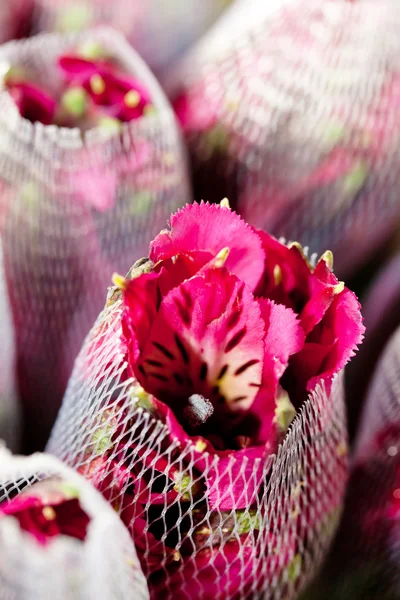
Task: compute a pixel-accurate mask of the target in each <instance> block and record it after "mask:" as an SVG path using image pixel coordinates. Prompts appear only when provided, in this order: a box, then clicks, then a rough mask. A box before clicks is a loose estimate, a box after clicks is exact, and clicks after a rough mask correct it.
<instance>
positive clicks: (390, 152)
mask: <svg viewBox="0 0 400 600" xmlns="http://www.w3.org/2000/svg"><path fill="white" fill-rule="evenodd" d="M397 8H398V7H397V4H396V2H393V1H391V0H384V1H383V2H379V3H376V2H368V1H366V2H359V3H358V2H347V1H345V0H340V1H337V0H334V1H330V0H324V1H323V2H321V1H318V2H315V1H314V0H286V1H282V0H279V1H275V2H271V3H269V2H268V3H267V2H263V1H262V0H239V1H238V2H235V4H234V5H233V6H232V7H231V9H230V10H229V11H228V13H227V14H226V15H223V16H222V17H221V18H220V20H219V22H218V24H217V25H215V26H214V28H213V29H212V30H211V31H210V32H209V34H207V35H206V36H205V38H204V39H203V40H202V41H201V42H200V43H199V44H198V45H197V46H196V47H195V48H194V49H193V50H192V51H191V52H189V53H188V56H187V57H186V58H185V59H184V61H183V63H182V64H181V65H180V67H179V68H178V69H177V71H176V72H175V74H174V77H172V78H171V80H170V88H169V92H170V94H171V95H172V96H175V98H176V104H175V106H176V110H177V113H178V115H179V116H180V119H181V121H182V124H183V127H184V130H185V134H186V139H187V142H188V145H189V149H190V154H191V158H192V163H193V170H194V181H195V197H196V199H197V200H200V199H205V200H207V199H209V200H212V199H215V200H218V199H219V198H222V197H224V196H227V197H229V199H230V201H231V204H233V206H234V208H235V209H236V210H237V211H238V212H239V213H241V214H242V215H243V217H244V218H245V220H246V221H248V222H250V223H251V224H253V225H256V226H257V227H260V228H262V229H265V230H268V231H269V232H271V233H273V234H274V235H276V236H278V237H279V236H281V235H282V236H285V237H286V238H287V239H295V240H298V241H299V242H300V243H302V244H309V245H310V247H312V248H313V249H314V250H316V251H317V252H320V251H322V250H324V249H325V248H330V249H331V250H332V251H333V252H334V254H335V269H336V272H337V273H338V274H339V275H340V276H341V277H344V276H348V274H351V273H352V272H354V270H355V269H356V267H357V266H359V264H360V263H361V262H362V261H363V260H366V258H367V257H369V256H370V255H371V253H373V251H374V250H375V249H376V248H377V247H379V246H380V244H382V243H383V241H384V240H385V238H386V237H387V236H388V235H389V234H390V232H391V231H393V228H394V227H395V225H396V222H398V220H399V214H400V204H399V202H398V189H397V181H398V180H399V166H400V154H399V147H400V145H399V133H400V128H399V123H400V119H399V112H398V111H399V108H398V107H399V103H398V87H399V73H400V52H399V41H398V31H399V15H398V10H397Z"/></svg>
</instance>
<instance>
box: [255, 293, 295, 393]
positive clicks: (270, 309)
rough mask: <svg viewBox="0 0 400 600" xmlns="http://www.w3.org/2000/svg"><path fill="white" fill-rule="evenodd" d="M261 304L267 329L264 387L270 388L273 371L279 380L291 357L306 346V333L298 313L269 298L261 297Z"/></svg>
mask: <svg viewBox="0 0 400 600" xmlns="http://www.w3.org/2000/svg"><path fill="white" fill-rule="evenodd" d="M259 306H260V309H261V314H262V317H263V319H264V322H265V330H266V336H265V357H264V377H263V379H264V385H263V387H266V388H268V387H269V385H268V383H269V382H268V379H269V378H270V376H271V373H272V372H274V373H275V377H276V379H277V381H278V380H279V379H280V378H281V377H282V375H283V373H284V371H285V369H286V367H287V365H288V362H289V357H290V356H292V355H293V354H296V353H297V352H299V351H300V350H301V349H302V347H303V346H304V340H305V335H304V331H303V328H302V326H301V323H300V321H299V319H298V318H297V315H296V314H295V313H294V312H293V310H291V309H290V308H287V307H286V306H284V305H283V304H275V303H274V302H272V301H271V300H268V299H260V300H259ZM275 387H276V386H275V385H274V390H275Z"/></svg>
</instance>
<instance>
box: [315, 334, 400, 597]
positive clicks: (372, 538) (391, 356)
mask: <svg viewBox="0 0 400 600" xmlns="http://www.w3.org/2000/svg"><path fill="white" fill-rule="evenodd" d="M399 458H400V329H399V330H397V332H396V333H395V334H394V335H393V336H392V338H391V340H390V342H389V343H388V345H387V347H386V349H385V351H384V353H383V356H382V358H381V360H380V362H379V363H378V367H377V370H376V372H375V375H374V378H373V380H372V384H371V386H370V389H369V393H368V396H367V401H366V406H365V411H364V415H363V419H362V422H361V427H360V431H359V434H358V438H357V443H356V448H355V453H354V460H353V465H352V471H351V477H350V482H349V489H348V499H347V502H346V505H345V511H344V517H343V522H342V525H341V528H340V532H339V535H338V539H337V541H336V543H335V546H334V548H333V552H332V557H331V561H330V562H329V563H328V566H327V571H326V572H323V574H322V578H321V582H318V584H317V585H316V597H318V598H319V597H321V596H320V595H319V594H320V593H321V590H324V591H325V593H326V597H329V598H332V600H335V599H336V598H338V599H339V598H354V600H358V599H360V600H361V599H363V600H364V599H365V598H377V597H379V598H382V599H384V600H395V599H396V598H398V597H399V594H400V578H399V569H398V565H399V558H400V460H399ZM324 585H329V586H330V591H329V593H328V591H327V590H328V588H326V589H325V588H324Z"/></svg>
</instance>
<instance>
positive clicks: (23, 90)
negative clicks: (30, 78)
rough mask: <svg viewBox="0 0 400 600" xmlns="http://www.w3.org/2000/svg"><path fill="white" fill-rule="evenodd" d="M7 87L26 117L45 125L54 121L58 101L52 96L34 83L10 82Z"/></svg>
mask: <svg viewBox="0 0 400 600" xmlns="http://www.w3.org/2000/svg"><path fill="white" fill-rule="evenodd" d="M7 87H8V90H9V92H10V95H11V96H12V98H13V100H14V102H15V103H16V105H17V107H18V110H19V112H20V114H21V116H22V117H24V119H28V120H29V121H31V122H32V123H35V122H39V123H43V124H44V125H50V124H52V123H53V120H54V115H55V110H56V102H55V100H54V98H52V96H50V95H49V94H47V93H46V92H45V91H44V90H42V89H41V88H39V87H38V86H35V85H33V84H32V83H25V82H9V83H8V84H7Z"/></svg>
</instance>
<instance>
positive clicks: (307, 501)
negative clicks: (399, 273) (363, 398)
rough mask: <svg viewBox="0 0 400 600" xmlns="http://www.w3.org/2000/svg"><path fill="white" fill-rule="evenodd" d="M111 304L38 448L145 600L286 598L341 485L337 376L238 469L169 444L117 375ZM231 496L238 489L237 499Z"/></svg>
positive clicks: (333, 515)
mask: <svg viewBox="0 0 400 600" xmlns="http://www.w3.org/2000/svg"><path fill="white" fill-rule="evenodd" d="M121 310H122V306H121V300H117V301H116V302H115V303H113V304H112V305H111V306H109V307H108V308H106V309H105V310H104V312H103V313H101V314H100V316H99V318H98V320H97V322H96V323H95V325H94V327H93V329H92V331H91V333H90V334H89V336H88V338H87V339H86V342H85V344H84V346H83V348H82V351H81V353H80V355H79V357H78V359H77V361H76V364H75V368H74V371H73V375H72V378H71V380H70V383H69V386H68V390H67V393H66V396H65V398H64V401H63V405H62V408H61V411H60V413H59V416H58V419H57V422H56V425H55V427H54V429H53V432H52V436H51V439H50V442H49V445H48V450H49V452H51V453H53V454H55V455H56V456H58V457H59V458H60V459H61V460H63V461H65V462H66V463H67V464H68V465H70V466H72V467H74V468H76V469H78V470H79V471H80V472H81V473H83V474H84V475H85V476H86V477H87V478H88V479H89V480H90V481H91V482H92V483H93V484H94V485H95V486H96V487H97V489H99V490H100V491H102V493H103V495H104V496H105V497H106V498H107V500H108V501H109V502H110V503H111V504H112V505H113V506H114V508H115V509H116V510H117V511H118V512H119V514H120V515H121V518H122V520H123V522H124V523H125V525H126V526H127V527H128V529H129V531H130V532H131V535H132V536H133V538H134V541H135V544H136V549H137V552H138V555H139V558H140V560H141V564H142V568H143V571H144V573H145V575H146V577H147V580H148V583H149V588H150V594H151V597H152V598H160V597H165V598H173V597H177V595H178V597H179V598H188V599H189V598H203V599H211V598H216V597H217V598H218V599H221V600H223V599H226V600H228V599H229V600H234V599H239V598H240V599H250V598H265V599H271V600H272V599H283V598H285V599H290V598H295V597H296V596H297V593H298V591H299V590H300V589H302V588H303V586H304V585H305V584H306V582H308V581H309V580H310V578H311V577H312V576H314V574H315V573H316V571H317V569H318V567H319V565H320V563H321V561H322V559H323V557H324V556H325V554H326V551H327V549H328V547H329V544H330V542H331V539H332V536H333V533H334V531H335V529H336V524H337V522H338V519H339V517H340V513H341V506H342V499H343V495H344V490H345V485H346V480H347V434H346V423H345V409H344V400H343V389H342V377H341V375H339V376H338V377H336V379H335V380H334V383H333V386H332V390H331V392H330V393H329V394H328V393H327V392H326V389H325V387H323V386H322V387H321V386H319V387H317V389H316V391H315V392H314V393H313V394H312V395H310V397H309V399H308V400H307V401H306V403H305V405H304V406H303V408H302V409H301V411H300V413H299V414H298V415H297V416H296V418H295V420H294V421H293V423H292V425H291V427H290V429H289V431H288V433H287V435H286V437H285V439H284V441H283V443H282V444H281V445H280V447H279V450H278V452H277V455H276V456H270V457H269V458H268V459H266V460H265V461H263V462H261V459H256V460H255V461H254V462H252V461H250V464H247V462H246V460H244V461H243V462H241V463H240V464H239V465H238V464H235V459H234V458H232V457H231V459H229V460H228V461H222V460H220V459H219V457H218V456H212V455H210V454H208V453H203V454H201V449H200V454H201V456H200V458H199V448H197V447H194V446H193V445H192V444H190V443H188V444H184V445H182V444H180V443H179V441H177V440H176V438H175V439H173V438H172V437H171V432H170V431H168V426H167V425H166V424H164V423H163V422H162V421H161V420H159V419H158V418H154V416H153V415H152V414H151V409H148V408H146V400H145V399H143V396H142V392H141V391H140V390H141V388H138V386H137V384H136V382H135V381H134V380H133V379H132V378H129V377H128V376H127V375H126V367H127V364H126V362H125V358H124V352H123V351H122V348H121V344H120V339H121ZM238 490H241V491H240V492H239V493H238Z"/></svg>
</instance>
